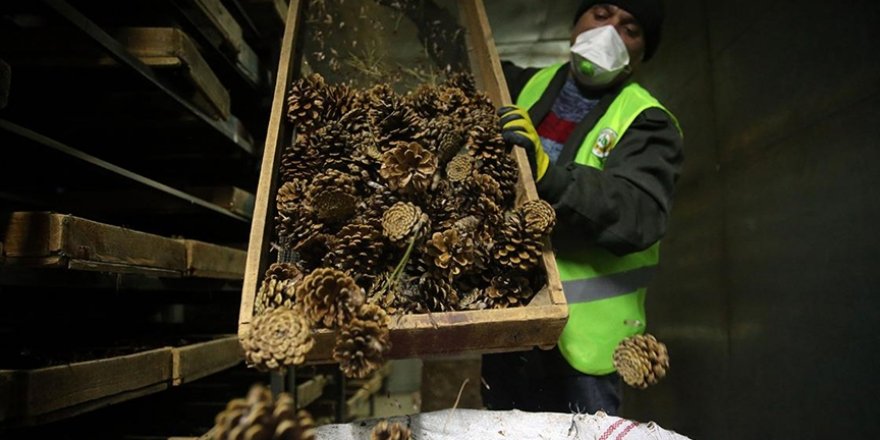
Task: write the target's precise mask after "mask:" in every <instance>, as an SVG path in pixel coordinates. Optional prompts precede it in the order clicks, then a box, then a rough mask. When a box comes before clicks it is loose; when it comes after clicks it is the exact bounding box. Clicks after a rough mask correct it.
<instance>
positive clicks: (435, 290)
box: [418, 275, 458, 312]
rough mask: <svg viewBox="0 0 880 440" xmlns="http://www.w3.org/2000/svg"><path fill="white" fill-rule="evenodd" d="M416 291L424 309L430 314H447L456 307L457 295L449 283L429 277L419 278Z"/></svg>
mask: <svg viewBox="0 0 880 440" xmlns="http://www.w3.org/2000/svg"><path fill="white" fill-rule="evenodd" d="M418 289H419V293H420V296H421V297H422V298H423V301H424V305H425V308H426V309H427V310H429V311H431V312H448V311H451V310H455V309H456V308H457V307H458V294H457V293H455V288H454V287H452V285H451V284H449V282H447V281H446V280H444V279H442V278H438V277H433V276H431V275H422V276H421V277H419V281H418Z"/></svg>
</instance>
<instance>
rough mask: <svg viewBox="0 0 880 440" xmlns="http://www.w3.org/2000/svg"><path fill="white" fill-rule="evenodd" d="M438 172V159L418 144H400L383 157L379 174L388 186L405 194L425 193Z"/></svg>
mask: <svg viewBox="0 0 880 440" xmlns="http://www.w3.org/2000/svg"><path fill="white" fill-rule="evenodd" d="M436 171H437V157H436V156H434V154H432V153H431V152H430V151H428V150H426V149H424V148H422V146H421V145H420V144H419V143H418V142H398V143H396V144H395V146H394V148H392V149H391V150H390V151H388V152H387V153H385V155H384V156H383V157H382V168H381V169H380V170H379V174H380V175H381V176H382V178H383V179H385V181H387V182H388V186H389V187H390V188H391V189H393V190H395V191H400V192H401V193H404V194H414V193H423V192H425V191H426V190H427V189H428V187H430V186H431V182H432V180H433V178H434V173H435V172H436Z"/></svg>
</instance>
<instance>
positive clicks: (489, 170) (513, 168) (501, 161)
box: [478, 154, 519, 204]
mask: <svg viewBox="0 0 880 440" xmlns="http://www.w3.org/2000/svg"><path fill="white" fill-rule="evenodd" d="M478 169H479V172H480V173H482V174H485V175H487V176H489V177H491V178H493V179H495V181H496V182H498V185H499V186H500V189H501V194H502V196H503V200H504V203H506V204H511V203H513V201H514V200H516V183H517V181H519V167H517V165H516V160H514V159H513V157H511V156H510V155H509V154H503V155H501V156H498V157H495V158H493V159H491V160H482V161H480V166H479V168H478Z"/></svg>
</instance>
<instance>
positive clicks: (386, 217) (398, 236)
mask: <svg viewBox="0 0 880 440" xmlns="http://www.w3.org/2000/svg"><path fill="white" fill-rule="evenodd" d="M423 215H424V214H422V210H421V209H420V208H419V207H418V206H416V205H413V204H412V203H408V202H397V203H395V204H394V206H392V207H390V208H388V210H387V211H385V213H384V214H383V215H382V233H383V234H384V235H385V237H387V238H388V240H389V241H391V242H392V243H401V242H403V241H405V240H406V239H407V238H409V237H410V236H411V235H412V234H414V233H415V232H416V229H417V228H418V226H419V222H420V221H422V220H423V219H422V216H423Z"/></svg>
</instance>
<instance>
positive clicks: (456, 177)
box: [446, 154, 474, 182]
mask: <svg viewBox="0 0 880 440" xmlns="http://www.w3.org/2000/svg"><path fill="white" fill-rule="evenodd" d="M473 169H474V160H473V159H472V158H471V157H470V156H469V155H467V154H459V155H458V156H455V157H453V158H452V160H451V161H449V163H448V164H447V165H446V178H447V179H449V181H450V182H464V181H465V180H467V178H468V177H470V175H471V171H472V170H473Z"/></svg>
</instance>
